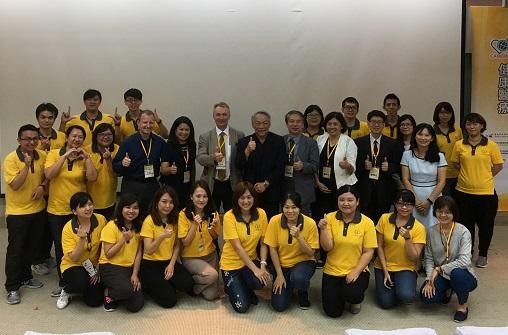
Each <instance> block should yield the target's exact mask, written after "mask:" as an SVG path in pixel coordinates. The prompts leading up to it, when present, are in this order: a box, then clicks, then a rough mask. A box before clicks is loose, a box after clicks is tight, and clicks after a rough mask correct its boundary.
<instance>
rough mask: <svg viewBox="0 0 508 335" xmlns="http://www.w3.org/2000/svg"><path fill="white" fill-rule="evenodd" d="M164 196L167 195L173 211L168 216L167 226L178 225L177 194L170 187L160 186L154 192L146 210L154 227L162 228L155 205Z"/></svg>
mask: <svg viewBox="0 0 508 335" xmlns="http://www.w3.org/2000/svg"><path fill="white" fill-rule="evenodd" d="M164 194H168V195H169V197H170V198H171V200H173V210H172V211H171V213H169V215H168V224H177V223H178V206H179V205H180V202H179V201H178V194H176V191H175V190H174V189H173V188H172V187H171V186H162V187H161V188H159V189H158V190H157V192H155V194H154V196H153V199H152V202H151V203H150V206H149V208H148V213H149V214H150V216H151V217H152V221H153V223H154V224H155V225H156V226H163V225H164V222H162V218H161V216H160V214H159V210H158V209H157V204H158V203H159V201H160V200H161V198H162V196H163V195H164Z"/></svg>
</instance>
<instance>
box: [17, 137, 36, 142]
mask: <svg viewBox="0 0 508 335" xmlns="http://www.w3.org/2000/svg"><path fill="white" fill-rule="evenodd" d="M20 140H21V141H25V142H33V143H37V142H38V141H39V138H38V137H25V138H20Z"/></svg>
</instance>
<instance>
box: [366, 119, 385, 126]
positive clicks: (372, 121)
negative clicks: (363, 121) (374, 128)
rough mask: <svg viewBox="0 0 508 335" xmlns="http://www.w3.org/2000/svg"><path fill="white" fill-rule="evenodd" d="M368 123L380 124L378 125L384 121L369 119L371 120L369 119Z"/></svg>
mask: <svg viewBox="0 0 508 335" xmlns="http://www.w3.org/2000/svg"><path fill="white" fill-rule="evenodd" d="M369 123H371V124H374V125H379V126H380V125H383V124H384V123H385V122H384V121H383V120H376V121H374V120H371V121H369Z"/></svg>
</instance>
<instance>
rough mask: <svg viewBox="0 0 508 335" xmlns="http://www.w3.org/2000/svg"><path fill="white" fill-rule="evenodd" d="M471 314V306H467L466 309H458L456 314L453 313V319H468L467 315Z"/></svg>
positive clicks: (458, 320)
mask: <svg viewBox="0 0 508 335" xmlns="http://www.w3.org/2000/svg"><path fill="white" fill-rule="evenodd" d="M468 314H469V308H466V311H465V312H463V311H456V312H455V315H453V321H455V322H462V321H466V319H467V315H468Z"/></svg>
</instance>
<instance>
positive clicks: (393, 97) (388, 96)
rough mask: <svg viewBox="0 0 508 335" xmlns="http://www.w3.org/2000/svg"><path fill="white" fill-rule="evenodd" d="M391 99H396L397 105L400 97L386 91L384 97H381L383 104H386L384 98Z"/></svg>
mask: <svg viewBox="0 0 508 335" xmlns="http://www.w3.org/2000/svg"><path fill="white" fill-rule="evenodd" d="M389 99H393V100H397V105H399V106H400V99H399V97H398V96H396V95H395V93H388V94H387V95H386V96H385V98H384V99H383V106H384V105H385V104H386V100H389Z"/></svg>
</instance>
